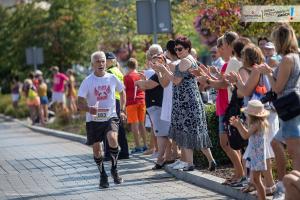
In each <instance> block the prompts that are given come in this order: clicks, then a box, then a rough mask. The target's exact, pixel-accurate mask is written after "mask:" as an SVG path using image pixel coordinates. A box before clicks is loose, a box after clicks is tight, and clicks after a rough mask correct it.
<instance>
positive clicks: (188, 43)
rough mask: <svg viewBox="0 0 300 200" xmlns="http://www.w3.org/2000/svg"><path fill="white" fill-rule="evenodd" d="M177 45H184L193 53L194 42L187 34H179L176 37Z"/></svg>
mask: <svg viewBox="0 0 300 200" xmlns="http://www.w3.org/2000/svg"><path fill="white" fill-rule="evenodd" d="M175 45H182V46H183V47H184V48H185V49H189V53H191V49H192V43H191V40H190V39H189V38H187V37H186V36H178V37H177V38H176V39H175Z"/></svg>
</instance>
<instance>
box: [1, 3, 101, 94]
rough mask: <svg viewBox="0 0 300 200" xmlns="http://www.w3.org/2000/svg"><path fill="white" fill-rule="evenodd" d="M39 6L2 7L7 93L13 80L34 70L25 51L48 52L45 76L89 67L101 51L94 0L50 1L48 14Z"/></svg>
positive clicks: (3, 52) (2, 41)
mask: <svg viewBox="0 0 300 200" xmlns="http://www.w3.org/2000/svg"><path fill="white" fill-rule="evenodd" d="M35 2H37V1H33V3H27V4H19V5H18V6H16V7H15V8H13V9H12V8H2V7H0V17H1V21H0V77H1V84H2V87H3V91H4V92H8V88H9V85H8V84H9V83H10V81H9V80H10V78H11V76H13V75H16V74H18V75H19V76H20V78H21V80H22V79H24V78H25V77H26V76H27V73H28V72H29V71H32V70H33V66H27V65H26V59H25V49H26V48H27V47H32V46H37V47H42V48H43V49H44V63H45V64H44V65H43V66H40V69H42V70H43V71H44V72H46V73H45V74H46V75H47V74H50V72H49V70H48V69H49V67H50V66H52V65H58V66H60V67H61V68H62V69H63V70H65V69H66V68H68V67H71V65H72V64H74V63H79V64H88V63H89V55H90V53H91V52H92V51H94V50H96V49H97V41H98V38H97V35H96V33H97V32H96V30H97V29H96V27H95V25H94V23H95V17H96V16H95V15H94V13H93V8H94V6H95V4H94V3H95V1H94V0H76V1H73V0H49V1H48V2H49V3H51V7H50V9H49V10H44V9H41V8H38V7H36V6H35Z"/></svg>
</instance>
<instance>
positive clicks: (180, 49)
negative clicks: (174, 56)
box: [174, 47, 183, 52]
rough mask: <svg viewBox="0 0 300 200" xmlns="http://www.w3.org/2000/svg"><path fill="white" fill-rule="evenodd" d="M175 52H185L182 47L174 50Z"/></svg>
mask: <svg viewBox="0 0 300 200" xmlns="http://www.w3.org/2000/svg"><path fill="white" fill-rule="evenodd" d="M174 50H175V51H179V52H180V51H182V50H183V48H182V47H179V48H174Z"/></svg>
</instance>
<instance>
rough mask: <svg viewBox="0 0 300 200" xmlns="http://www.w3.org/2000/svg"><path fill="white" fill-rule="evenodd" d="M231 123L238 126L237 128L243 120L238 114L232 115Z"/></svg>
mask: <svg viewBox="0 0 300 200" xmlns="http://www.w3.org/2000/svg"><path fill="white" fill-rule="evenodd" d="M229 123H230V125H231V126H234V127H236V128H237V127H238V126H240V125H242V122H241V120H240V118H239V117H237V116H232V117H231V118H230V119H229Z"/></svg>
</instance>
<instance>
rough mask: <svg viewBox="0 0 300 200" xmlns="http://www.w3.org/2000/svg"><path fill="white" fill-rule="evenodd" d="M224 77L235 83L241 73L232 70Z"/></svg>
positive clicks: (228, 81) (227, 80)
mask: <svg viewBox="0 0 300 200" xmlns="http://www.w3.org/2000/svg"><path fill="white" fill-rule="evenodd" d="M224 79H225V81H226V82H227V83H228V84H234V83H236V82H237V81H238V79H239V75H238V74H237V73H235V72H230V73H229V74H226V75H224Z"/></svg>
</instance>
